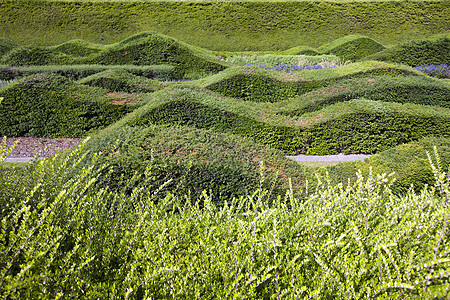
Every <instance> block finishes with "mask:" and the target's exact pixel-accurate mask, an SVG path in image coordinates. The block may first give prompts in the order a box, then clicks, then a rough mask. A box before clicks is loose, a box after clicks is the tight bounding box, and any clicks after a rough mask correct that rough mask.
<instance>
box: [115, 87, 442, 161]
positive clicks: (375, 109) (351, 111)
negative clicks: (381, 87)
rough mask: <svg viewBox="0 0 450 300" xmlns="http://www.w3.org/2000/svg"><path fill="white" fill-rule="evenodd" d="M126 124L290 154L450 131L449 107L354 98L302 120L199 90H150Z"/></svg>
mask: <svg viewBox="0 0 450 300" xmlns="http://www.w3.org/2000/svg"><path fill="white" fill-rule="evenodd" d="M146 103H147V104H146V105H144V106H143V107H141V108H139V109H138V110H136V111H135V112H133V113H132V114H130V115H128V116H126V117H125V118H124V119H122V120H121V121H120V122H119V123H120V124H121V125H123V126H125V125H126V126H149V125H151V124H158V125H167V126H173V125H186V126H192V127H196V128H199V129H208V130H212V131H214V132H219V133H232V134H237V135H239V136H242V137H250V138H252V139H253V140H255V141H256V142H258V143H259V144H261V145H267V146H270V147H272V148H276V149H279V150H282V151H285V153H286V154H296V153H305V154H306V153H308V154H335V153H340V152H345V153H374V152H377V151H381V150H385V149H387V148H389V147H393V146H396V145H398V144H401V143H405V142H408V141H411V140H415V139H418V138H421V137H424V136H428V135H433V134H442V135H443V136H445V135H449V134H450V132H449V131H448V128H449V127H448V126H449V122H450V114H449V113H450V111H449V109H447V108H439V107H426V106H421V105H414V104H403V105H402V104H398V103H384V102H380V101H370V100H352V101H347V102H344V103H338V104H334V105H331V106H328V107H327V108H324V109H322V110H320V111H317V112H314V113H311V114H308V115H304V116H302V117H301V118H299V117H296V118H290V117H282V116H280V115H277V111H278V110H279V109H277V107H276V106H271V105H266V106H255V105H254V104H251V105H247V104H246V103H244V102H239V101H236V100H232V99H224V98H220V97H217V96H214V95H213V94H209V93H206V92H205V91H202V90H201V89H194V88H189V87H184V88H173V89H172V90H165V91H160V92H156V93H154V94H151V96H150V98H149V99H148V100H147V102H146Z"/></svg>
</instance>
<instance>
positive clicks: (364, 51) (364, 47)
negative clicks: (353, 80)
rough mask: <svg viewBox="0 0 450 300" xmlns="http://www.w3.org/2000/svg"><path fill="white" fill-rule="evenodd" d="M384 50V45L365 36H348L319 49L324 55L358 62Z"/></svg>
mask: <svg viewBox="0 0 450 300" xmlns="http://www.w3.org/2000/svg"><path fill="white" fill-rule="evenodd" d="M384 49H385V47H384V46H383V45H381V44H380V43H378V42H377V41H375V40H373V39H371V38H369V37H367V36H363V35H348V36H345V37H343V38H340V39H337V40H334V41H332V42H331V43H329V44H326V45H323V46H321V47H319V48H318V50H319V51H320V52H322V53H326V54H334V55H337V56H339V57H341V58H342V59H346V60H351V61H357V60H359V59H361V58H363V57H366V56H368V55H371V54H374V53H377V52H380V51H382V50H384Z"/></svg>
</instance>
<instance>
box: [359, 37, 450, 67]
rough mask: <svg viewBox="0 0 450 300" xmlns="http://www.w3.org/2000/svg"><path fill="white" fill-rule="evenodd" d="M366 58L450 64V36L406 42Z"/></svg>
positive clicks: (411, 64) (416, 63)
mask: <svg viewBox="0 0 450 300" xmlns="http://www.w3.org/2000/svg"><path fill="white" fill-rule="evenodd" d="M364 60H379V61H389V62H396V63H402V64H407V65H410V66H419V65H422V64H437V65H439V64H450V36H449V35H444V36H439V37H435V38H429V39H423V40H414V41H409V42H405V43H402V44H398V45H395V46H393V47H391V48H388V49H386V50H384V51H381V52H379V53H376V54H373V55H370V56H367V57H365V58H364Z"/></svg>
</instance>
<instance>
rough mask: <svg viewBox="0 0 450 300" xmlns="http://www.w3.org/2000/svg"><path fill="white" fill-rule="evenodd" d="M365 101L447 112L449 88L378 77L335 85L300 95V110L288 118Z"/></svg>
mask: <svg viewBox="0 0 450 300" xmlns="http://www.w3.org/2000/svg"><path fill="white" fill-rule="evenodd" d="M359 97H364V98H367V99H370V100H377V101H384V102H398V103H415V104H422V105H435V106H441V107H447V108H450V102H449V101H448V99H450V85H449V84H448V83H445V82H442V81H440V80H436V79H433V78H427V77H420V76H398V77H391V76H377V77H366V78H358V79H348V80H341V81H338V82H336V83H334V84H332V85H330V86H327V87H324V88H321V89H317V90H315V91H312V92H310V93H308V94H305V95H303V96H302V97H301V98H300V99H299V100H301V101H298V102H299V103H298V104H295V103H294V104H295V105H298V106H300V107H301V108H294V106H293V105H292V106H290V109H289V110H288V112H287V114H289V115H297V116H300V115H302V114H304V113H306V112H311V111H317V110H319V109H321V108H323V107H326V106H327V105H330V104H333V103H338V102H342V101H347V100H350V99H354V98H359Z"/></svg>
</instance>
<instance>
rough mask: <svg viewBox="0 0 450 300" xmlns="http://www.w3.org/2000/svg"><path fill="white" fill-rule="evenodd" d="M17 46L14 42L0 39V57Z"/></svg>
mask: <svg viewBox="0 0 450 300" xmlns="http://www.w3.org/2000/svg"><path fill="white" fill-rule="evenodd" d="M17 46H18V44H17V43H16V42H14V41H12V40H10V39H7V38H3V37H0V57H1V56H2V55H4V54H5V53H7V52H8V51H10V50H12V49H13V48H15V47H17Z"/></svg>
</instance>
